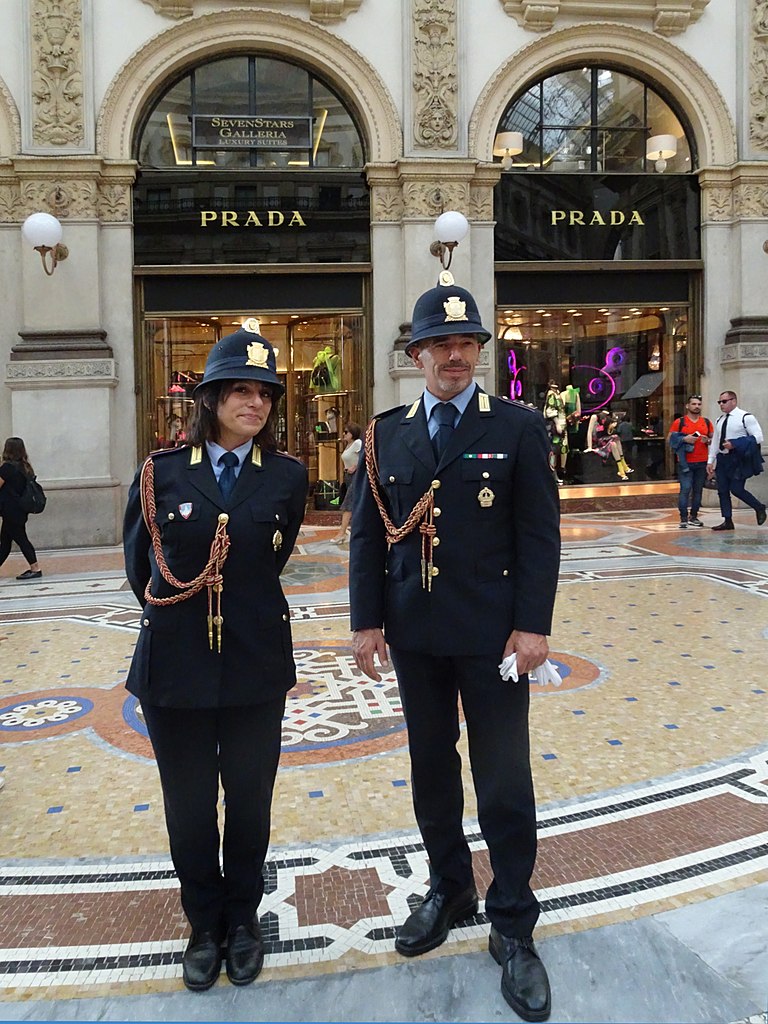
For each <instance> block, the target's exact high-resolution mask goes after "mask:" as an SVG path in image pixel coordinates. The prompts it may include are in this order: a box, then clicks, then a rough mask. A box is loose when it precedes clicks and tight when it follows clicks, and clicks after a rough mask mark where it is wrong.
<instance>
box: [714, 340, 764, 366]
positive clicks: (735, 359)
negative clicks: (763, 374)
mask: <svg viewBox="0 0 768 1024" xmlns="http://www.w3.org/2000/svg"><path fill="white" fill-rule="evenodd" d="M720 365H721V366H726V365H727V366H730V367H732V368H736V367H738V366H741V365H746V366H747V367H748V368H749V369H757V368H758V367H766V366H768V343H766V342H750V343H747V344H745V343H743V342H737V343H736V344H732V345H723V347H722V348H721V349H720Z"/></svg>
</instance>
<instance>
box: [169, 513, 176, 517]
mask: <svg viewBox="0 0 768 1024" xmlns="http://www.w3.org/2000/svg"><path fill="white" fill-rule="evenodd" d="M168 518H169V519H175V518H176V516H175V515H174V514H173V512H169V513H168Z"/></svg>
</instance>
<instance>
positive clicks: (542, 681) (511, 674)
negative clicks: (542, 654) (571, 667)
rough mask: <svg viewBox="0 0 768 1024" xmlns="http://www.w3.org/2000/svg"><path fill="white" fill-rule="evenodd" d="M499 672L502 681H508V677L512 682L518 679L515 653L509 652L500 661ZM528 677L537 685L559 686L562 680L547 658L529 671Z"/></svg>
mask: <svg viewBox="0 0 768 1024" xmlns="http://www.w3.org/2000/svg"><path fill="white" fill-rule="evenodd" d="M499 674H500V675H501V678H502V679H503V680H504V682H508V681H509V680H510V679H511V680H512V682H513V683H516V682H517V681H518V679H519V678H520V677H519V676H518V674H517V655H516V654H509V655H508V656H507V657H506V658H505V659H504V660H503V661H502V663H501V664H500V665H499ZM528 679H529V681H530V682H532V683H538V684H539V686H560V685H561V684H562V682H563V680H562V679H561V678H560V673H559V672H558V671H557V669H556V668H555V666H554V665H553V664H552V662H551V661H550V660H549V659H547V660H546V661H545V662H544V664H543V665H539V666H538V668H535V669H533V671H531V672H529V673H528Z"/></svg>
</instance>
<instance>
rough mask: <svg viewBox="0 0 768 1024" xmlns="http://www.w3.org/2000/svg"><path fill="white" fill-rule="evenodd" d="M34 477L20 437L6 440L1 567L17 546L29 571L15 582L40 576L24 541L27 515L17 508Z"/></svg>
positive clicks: (0, 496)
mask: <svg viewBox="0 0 768 1024" xmlns="http://www.w3.org/2000/svg"><path fill="white" fill-rule="evenodd" d="M34 475H35V471H34V470H33V469H32V466H31V465H30V462H29V457H28V456H27V449H26V447H25V445H24V442H23V441H22V439H21V438H20V437H8V438H6V441H5V445H4V447H3V454H2V456H0V515H1V516H2V520H3V522H2V527H0V565H2V564H3V562H5V561H6V559H7V558H8V555H10V553H11V545H12V544H13V543H14V541H15V542H16V544H18V546H19V548H20V549H21V553H22V555H24V557H25V558H26V560H27V561H28V562H29V568H28V569H26V570H25V571H24V572H23V573H21V575H19V576H17V577H16V579H17V580H39V579H40V577H41V576H42V575H43V573H42V570H41V569H40V566H39V565H38V563H37V554H36V553H35V549H34V547H33V546H32V543H31V542H30V539H29V537H27V519H28V518H29V517H28V515H27V513H26V512H24V511H23V509H22V508H21V506H20V505H19V498H20V497H21V495H22V494H23V493H24V488H25V487H26V486H27V481H28V480H29V479H31V478H32V477H33V476H34Z"/></svg>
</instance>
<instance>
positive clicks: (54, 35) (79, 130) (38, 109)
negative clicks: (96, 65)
mask: <svg viewBox="0 0 768 1024" xmlns="http://www.w3.org/2000/svg"><path fill="white" fill-rule="evenodd" d="M27 12H28V14H27V16H28V18H29V30H30V31H29V38H30V50H31V53H30V64H31V67H32V82H31V99H32V103H31V107H32V109H31V138H32V143H33V145H35V146H39V147H49V146H63V147H67V146H69V147H75V148H78V147H82V145H83V144H84V142H85V97H84V93H83V69H84V50H83V9H82V3H81V0H30V2H29V3H28V4H27Z"/></svg>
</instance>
